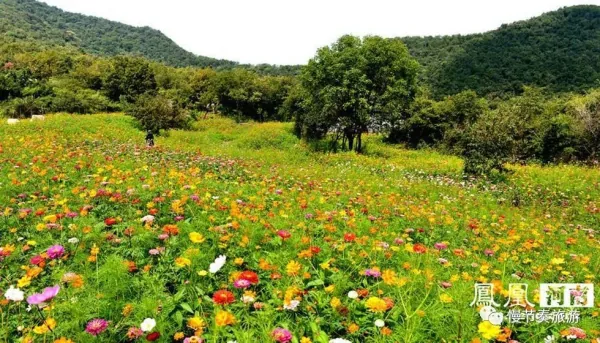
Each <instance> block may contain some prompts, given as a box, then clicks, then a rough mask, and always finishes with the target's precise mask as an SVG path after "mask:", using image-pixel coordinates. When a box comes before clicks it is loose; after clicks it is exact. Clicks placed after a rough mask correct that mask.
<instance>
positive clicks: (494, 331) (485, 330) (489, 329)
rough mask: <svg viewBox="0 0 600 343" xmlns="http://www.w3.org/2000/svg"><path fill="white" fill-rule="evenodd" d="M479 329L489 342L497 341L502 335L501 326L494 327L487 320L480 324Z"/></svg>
mask: <svg viewBox="0 0 600 343" xmlns="http://www.w3.org/2000/svg"><path fill="white" fill-rule="evenodd" d="M478 328H479V333H480V334H481V337H483V338H485V339H487V340H493V339H496V337H498V336H499V335H500V326H497V325H494V324H492V323H490V322H489V321H487V320H486V321H483V322H481V323H479V326H478Z"/></svg>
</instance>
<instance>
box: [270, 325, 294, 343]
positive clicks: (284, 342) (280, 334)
mask: <svg viewBox="0 0 600 343" xmlns="http://www.w3.org/2000/svg"><path fill="white" fill-rule="evenodd" d="M271 336H272V337H273V339H274V340H275V341H276V342H279V343H288V342H289V341H291V340H292V333H291V332H290V331H289V330H287V329H283V328H276V329H275V330H273V332H271Z"/></svg>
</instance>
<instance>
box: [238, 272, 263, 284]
mask: <svg viewBox="0 0 600 343" xmlns="http://www.w3.org/2000/svg"><path fill="white" fill-rule="evenodd" d="M239 278H240V279H244V280H246V281H249V282H250V283H251V284H253V285H256V284H257V283H258V274H256V273H255V272H253V271H251V270H246V271H243V272H242V273H241V274H240V277H239Z"/></svg>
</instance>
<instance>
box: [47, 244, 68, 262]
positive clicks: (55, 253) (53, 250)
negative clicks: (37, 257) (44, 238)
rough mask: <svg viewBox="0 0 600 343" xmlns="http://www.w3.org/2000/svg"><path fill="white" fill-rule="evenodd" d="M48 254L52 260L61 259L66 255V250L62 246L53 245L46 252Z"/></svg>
mask: <svg viewBox="0 0 600 343" xmlns="http://www.w3.org/2000/svg"><path fill="white" fill-rule="evenodd" d="M46 253H47V254H48V257H50V258H51V259H57V258H61V256H62V255H63V254H64V253H65V248H63V246H62V245H53V246H51V247H50V248H48V250H46Z"/></svg>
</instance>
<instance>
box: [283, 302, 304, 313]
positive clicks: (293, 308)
mask: <svg viewBox="0 0 600 343" xmlns="http://www.w3.org/2000/svg"><path fill="white" fill-rule="evenodd" d="M298 305H300V301H298V300H292V301H290V303H289V304H283V308H284V309H286V310H291V311H296V307H298Z"/></svg>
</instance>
